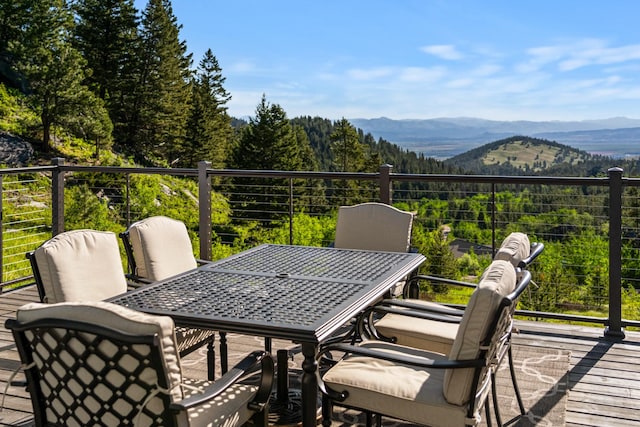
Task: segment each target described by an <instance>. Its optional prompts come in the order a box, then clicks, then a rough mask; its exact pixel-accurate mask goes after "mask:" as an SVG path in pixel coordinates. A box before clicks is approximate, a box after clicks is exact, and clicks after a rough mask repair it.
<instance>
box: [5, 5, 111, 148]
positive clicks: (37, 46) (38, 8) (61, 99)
mask: <svg viewBox="0 0 640 427" xmlns="http://www.w3.org/2000/svg"><path fill="white" fill-rule="evenodd" d="M23 6H26V7H27V9H25V10H24V13H25V14H26V16H28V17H29V21H28V22H26V23H25V25H24V26H23V31H22V32H21V35H20V38H19V39H18V40H16V41H14V42H12V43H11V44H10V46H9V49H10V51H11V53H12V54H13V56H14V58H15V60H16V62H15V67H16V69H17V71H18V72H19V73H20V74H22V75H23V76H24V77H25V80H26V82H27V84H28V91H29V97H28V101H29V103H30V106H31V108H33V110H34V111H36V112H37V114H38V115H39V116H40V120H41V122H42V144H43V148H44V149H45V150H48V149H49V148H50V147H49V142H50V135H51V131H52V127H53V126H54V125H56V124H63V123H65V122H68V121H70V120H72V121H74V122H75V123H78V124H80V128H82V129H89V128H91V131H90V132H89V133H90V134H91V135H93V136H94V137H101V138H103V140H105V141H107V140H108V139H109V138H110V123H109V121H108V120H105V110H104V107H103V106H102V103H101V102H99V101H97V100H96V99H95V97H94V96H93V95H92V94H91V93H90V92H89V90H88V88H87V87H86V86H83V84H82V82H83V81H84V79H85V77H86V75H85V72H84V70H85V68H86V62H85V61H84V59H83V58H82V56H81V55H80V53H79V52H78V51H77V50H76V49H74V48H73V46H72V45H71V34H72V29H73V18H72V14H71V11H70V10H69V8H68V7H67V6H66V4H65V2H64V1H63V0H46V1H45V0H43V1H34V2H33V3H30V2H25V3H23Z"/></svg>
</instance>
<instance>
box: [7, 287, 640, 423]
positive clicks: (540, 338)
mask: <svg viewBox="0 0 640 427" xmlns="http://www.w3.org/2000/svg"><path fill="white" fill-rule="evenodd" d="M35 300H37V293H36V290H35V287H28V288H25V289H22V290H19V291H14V292H7V293H4V294H2V295H0V316H1V319H0V321H2V324H3V325H4V320H5V319H6V318H8V317H12V316H13V315H14V313H15V310H16V309H17V308H18V307H19V306H21V305H23V304H25V303H27V302H31V301H35ZM517 326H518V328H519V330H520V333H519V334H517V335H516V336H515V337H514V341H515V342H520V343H526V344H528V345H536V346H541V347H551V348H556V349H566V350H569V351H571V363H570V372H569V376H568V377H569V387H568V388H569V395H568V403H567V414H566V425H567V426H568V427H578V426H597V427H601V426H634V427H640V333H638V332H627V336H626V338H625V339H624V340H623V341H621V342H610V341H607V340H605V339H604V338H603V330H602V329H601V328H588V327H580V326H567V325H553V324H549V323H542V322H527V321H520V322H518V324H517ZM235 341H237V340H235ZM238 345H240V346H241V347H242V348H238V347H236V348H235V349H234V348H233V347H232V348H230V351H231V352H233V351H234V350H235V351H242V352H244V351H245V350H246V349H248V348H251V347H252V348H260V345H261V341H260V340H259V339H256V338H252V337H246V339H245V340H244V341H242V342H240V343H239V344H238ZM279 348H281V347H279ZM18 366H19V363H18V354H17V352H16V350H15V345H14V344H13V340H12V337H11V334H10V333H9V331H7V330H6V329H4V327H0V388H1V389H2V391H4V390H5V386H6V384H7V381H8V380H9V378H10V376H11V374H12V373H13V372H14V371H15V370H16V369H17V368H18ZM0 425H1V426H28V425H31V402H30V401H29V395H28V393H27V392H26V391H25V390H24V389H23V388H19V387H9V388H8V389H7V393H6V398H5V401H4V409H3V410H2V412H0ZM554 427H555V426H554Z"/></svg>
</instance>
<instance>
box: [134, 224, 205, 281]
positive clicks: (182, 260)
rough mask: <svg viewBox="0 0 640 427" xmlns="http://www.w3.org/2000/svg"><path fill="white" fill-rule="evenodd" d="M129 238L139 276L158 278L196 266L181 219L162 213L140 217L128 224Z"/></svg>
mask: <svg viewBox="0 0 640 427" xmlns="http://www.w3.org/2000/svg"><path fill="white" fill-rule="evenodd" d="M129 239H130V241H131V249H132V250H133V256H134V258H135V261H136V271H135V274H136V275H137V276H139V277H142V278H145V279H149V280H162V279H166V278H167V277H171V276H175V275H176V274H180V273H182V272H184V271H188V270H192V269H194V268H196V267H197V266H198V264H197V262H196V259H195V257H194V256H193V246H192V245H191V240H190V239H189V233H188V231H187V227H186V226H185V225H184V223H183V222H182V221H177V220H175V219H172V218H167V217H164V216H154V217H150V218H146V219H143V220H141V221H138V222H135V223H133V224H131V226H130V227H129Z"/></svg>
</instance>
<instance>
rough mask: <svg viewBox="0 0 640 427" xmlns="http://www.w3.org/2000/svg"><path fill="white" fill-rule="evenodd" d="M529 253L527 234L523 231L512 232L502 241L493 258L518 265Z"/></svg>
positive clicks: (529, 244) (529, 246)
mask: <svg viewBox="0 0 640 427" xmlns="http://www.w3.org/2000/svg"><path fill="white" fill-rule="evenodd" d="M530 253H531V243H530V242H529V236H527V235H526V234H525V233H520V232H513V233H511V234H509V235H508V236H507V237H505V239H504V240H503V241H502V243H501V244H500V248H499V249H498V251H497V252H496V254H495V256H494V257H493V259H494V260H505V261H510V262H511V263H512V264H513V266H514V267H519V266H520V263H521V262H522V261H523V260H524V259H526V258H527V257H528V256H529V254H530Z"/></svg>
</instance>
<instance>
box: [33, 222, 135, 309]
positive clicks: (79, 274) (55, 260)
mask: <svg viewBox="0 0 640 427" xmlns="http://www.w3.org/2000/svg"><path fill="white" fill-rule="evenodd" d="M27 255H28V258H29V260H30V261H31V267H32V269H33V274H34V277H35V281H36V285H37V287H38V293H39V295H40V301H42V302H47V303H57V302H63V301H98V300H103V299H106V298H110V297H112V296H115V295H118V294H121V293H123V292H126V291H127V281H126V278H125V273H124V268H123V267H122V259H121V258H120V248H119V247H118V239H117V237H116V235H115V234H114V233H112V232H108V231H95V230H73V231H66V232H63V233H60V234H58V235H57V236H55V237H53V238H51V239H50V240H47V241H46V242H45V243H43V244H42V245H41V246H40V247H38V248H37V249H36V250H35V251H34V252H32V253H29V254H27Z"/></svg>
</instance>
